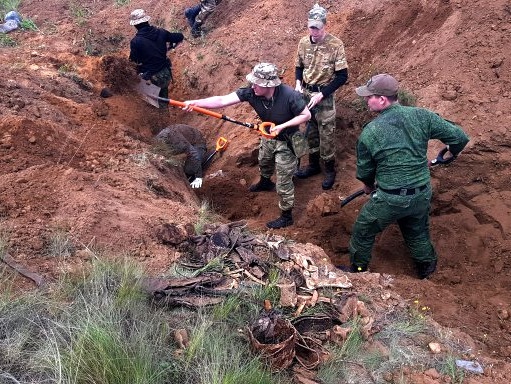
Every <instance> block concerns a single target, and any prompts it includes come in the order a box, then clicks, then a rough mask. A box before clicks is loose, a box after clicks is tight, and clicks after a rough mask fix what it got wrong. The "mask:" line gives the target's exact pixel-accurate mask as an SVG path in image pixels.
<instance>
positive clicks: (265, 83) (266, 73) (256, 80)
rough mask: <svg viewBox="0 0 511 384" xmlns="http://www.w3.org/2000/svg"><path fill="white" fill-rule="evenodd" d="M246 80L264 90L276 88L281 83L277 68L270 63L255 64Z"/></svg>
mask: <svg viewBox="0 0 511 384" xmlns="http://www.w3.org/2000/svg"><path fill="white" fill-rule="evenodd" d="M246 78H247V80H248V81H250V82H251V83H252V84H257V85H259V86H260V87H264V88H269V87H276V86H278V85H280V83H281V81H280V78H279V71H278V69H277V66H276V65H275V64H271V63H259V64H257V65H256V66H255V67H254V69H252V72H250V73H249V74H248V75H247V76H246Z"/></svg>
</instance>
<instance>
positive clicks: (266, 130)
mask: <svg viewBox="0 0 511 384" xmlns="http://www.w3.org/2000/svg"><path fill="white" fill-rule="evenodd" d="M146 96H148V97H150V98H153V99H155V100H160V101H166V102H167V103H169V104H170V105H172V106H174V107H181V108H183V107H186V106H187V104H185V103H184V102H182V101H177V100H172V99H165V98H163V97H158V96H153V95H147V94H146ZM189 107H190V108H191V109H192V111H195V112H199V113H202V114H203V115H208V116H212V117H216V118H217V119H221V120H225V121H229V122H231V123H234V124H238V125H242V126H244V127H247V128H251V129H255V130H257V131H258V132H259V134H260V135H261V136H263V137H265V138H267V139H273V138H275V136H276V134H275V133H270V129H271V128H273V127H274V126H275V123H271V122H264V123H260V124H254V123H244V122H241V121H238V120H234V119H233V118H231V117H229V116H226V115H222V114H221V113H218V112H213V111H210V110H209V109H204V108H201V107H195V106H193V105H190V106H189Z"/></svg>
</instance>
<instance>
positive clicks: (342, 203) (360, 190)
mask: <svg viewBox="0 0 511 384" xmlns="http://www.w3.org/2000/svg"><path fill="white" fill-rule="evenodd" d="M364 193H365V192H364V188H362V189H359V190H358V191H356V192H353V193H352V194H351V195H349V196H348V197H346V198H345V199H343V200H341V208H342V207H344V206H345V205H346V204H348V203H349V202H350V201H352V200H355V199H356V198H357V197H359V196H362V195H363V194H364Z"/></svg>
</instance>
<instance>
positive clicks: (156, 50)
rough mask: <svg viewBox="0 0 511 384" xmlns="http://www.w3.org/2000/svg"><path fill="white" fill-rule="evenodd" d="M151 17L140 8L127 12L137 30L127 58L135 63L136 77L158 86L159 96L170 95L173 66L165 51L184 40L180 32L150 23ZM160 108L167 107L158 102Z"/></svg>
mask: <svg viewBox="0 0 511 384" xmlns="http://www.w3.org/2000/svg"><path fill="white" fill-rule="evenodd" d="M149 19H150V17H149V16H148V15H147V14H146V13H145V12H144V10H143V9H135V10H134V11H133V12H131V15H130V25H133V26H134V27H135V28H136V29H137V33H136V35H135V37H133V39H131V42H130V57H129V59H130V60H131V61H133V62H135V63H136V64H137V71H138V73H139V76H140V77H141V78H142V79H144V80H146V81H147V82H148V83H153V84H154V85H156V86H157V87H160V88H161V89H160V93H159V94H158V96H159V97H163V98H165V99H168V98H169V84H170V82H171V80H172V68H171V67H172V65H171V63H170V60H169V58H168V57H167V51H168V50H169V49H171V48H174V47H176V46H177V45H178V44H179V43H180V42H182V41H183V39H184V36H183V34H182V33H171V32H169V31H167V30H165V29H162V28H156V27H153V26H151V25H149ZM158 103H159V106H160V108H166V107H168V104H167V103H166V102H164V101H159V102H158Z"/></svg>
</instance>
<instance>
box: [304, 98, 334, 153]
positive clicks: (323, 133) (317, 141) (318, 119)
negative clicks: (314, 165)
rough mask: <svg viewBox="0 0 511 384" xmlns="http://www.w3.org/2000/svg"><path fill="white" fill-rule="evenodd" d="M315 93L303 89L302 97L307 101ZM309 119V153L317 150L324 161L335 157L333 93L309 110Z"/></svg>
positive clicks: (307, 131) (307, 133)
mask: <svg viewBox="0 0 511 384" xmlns="http://www.w3.org/2000/svg"><path fill="white" fill-rule="evenodd" d="M314 94H315V93H312V92H309V91H307V90H304V92H303V97H304V99H305V101H306V102H307V103H309V101H310V99H311V97H312V96H313V95H314ZM311 115H312V116H311V119H310V120H309V122H308V123H307V130H306V132H305V134H306V135H307V142H308V143H309V153H310V154H312V153H316V152H318V151H319V154H320V156H321V158H322V159H323V160H324V161H328V160H333V159H334V157H335V140H334V133H335V103H334V95H333V94H332V95H330V96H328V97H325V98H324V99H323V100H321V103H319V104H317V105H316V106H315V107H314V108H312V110H311Z"/></svg>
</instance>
